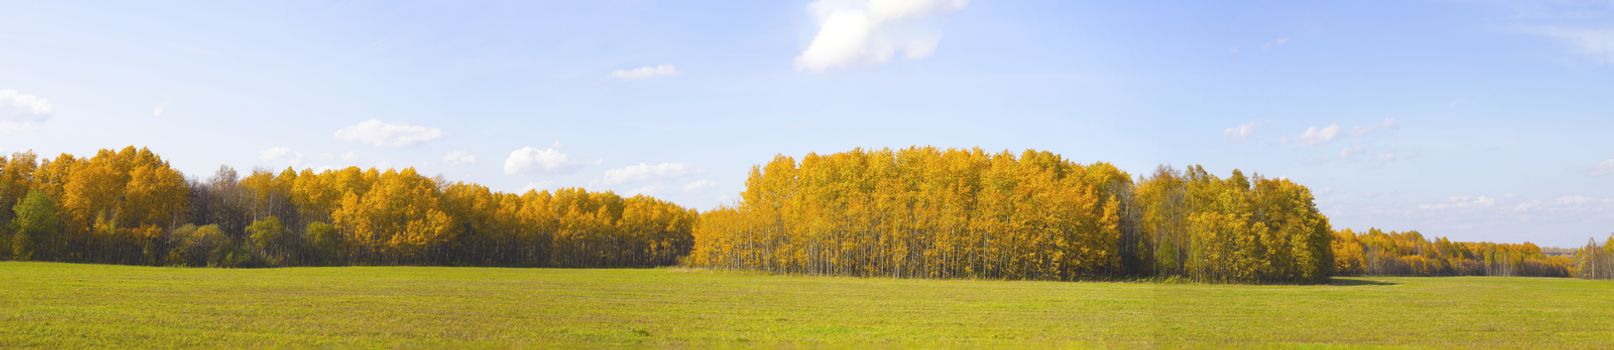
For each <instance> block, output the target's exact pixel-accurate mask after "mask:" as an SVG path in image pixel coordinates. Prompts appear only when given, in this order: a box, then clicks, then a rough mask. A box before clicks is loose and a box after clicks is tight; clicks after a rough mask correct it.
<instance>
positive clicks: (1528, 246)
mask: <svg viewBox="0 0 1614 350" xmlns="http://www.w3.org/2000/svg"><path fill="white" fill-rule="evenodd" d="M1333 247H1334V259H1335V260H1334V261H1335V263H1334V270H1335V271H1337V272H1338V273H1339V274H1341V275H1347V276H1360V275H1378V276H1534V277H1569V276H1570V275H1571V273H1572V272H1573V271H1574V270H1575V266H1574V261H1573V259H1571V258H1570V257H1567V256H1558V255H1548V254H1546V253H1545V252H1543V251H1542V249H1541V247H1539V246H1536V245H1535V244H1533V243H1517V244H1514V243H1490V242H1453V241H1451V240H1449V239H1446V238H1445V237H1439V238H1434V239H1426V238H1424V236H1423V234H1421V233H1419V232H1418V231H1407V232H1395V231H1389V232H1386V231H1382V230H1379V229H1376V228H1375V229H1369V230H1367V231H1366V232H1362V233H1357V232H1355V231H1352V230H1351V229H1343V230H1340V231H1338V232H1335V233H1334V242H1333Z"/></svg>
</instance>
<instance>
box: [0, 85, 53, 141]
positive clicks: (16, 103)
mask: <svg viewBox="0 0 1614 350" xmlns="http://www.w3.org/2000/svg"><path fill="white" fill-rule="evenodd" d="M50 115H51V104H50V100H46V99H45V98H43V97H39V96H34V95H30V94H25V93H22V92H19V91H17V90H0V131H8V130H13V129H20V128H22V127H24V126H27V125H31V124H37V123H42V122H44V121H45V120H47V119H50Z"/></svg>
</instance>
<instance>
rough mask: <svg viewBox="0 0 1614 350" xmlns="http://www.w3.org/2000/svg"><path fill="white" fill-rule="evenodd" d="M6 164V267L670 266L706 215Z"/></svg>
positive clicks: (163, 166) (541, 197) (399, 174)
mask: <svg viewBox="0 0 1614 350" xmlns="http://www.w3.org/2000/svg"><path fill="white" fill-rule="evenodd" d="M37 158H38V157H37V156H35V155H34V154H32V153H17V154H13V155H12V156H11V157H10V158H9V159H0V160H3V162H0V164H4V165H3V168H0V208H4V209H3V210H0V227H3V229H0V238H5V240H4V241H3V242H7V243H9V244H6V245H5V246H6V247H7V248H9V249H0V258H8V259H14V260H44V261H67V262H88V263H111V264H131V265H182V266H217V267H254V266H303V265H491V266H556V267H648V266H664V265H671V264H674V263H676V262H677V259H678V258H679V257H680V256H682V255H684V254H685V252H687V251H689V249H690V244H691V241H690V231H691V230H692V229H693V227H694V224H695V220H696V219H697V216H696V215H697V214H696V212H695V211H694V210H690V209H685V208H683V207H680V206H678V205H675V204H672V203H670V202H666V201H662V200H658V199H654V198H650V197H645V196H634V197H628V198H623V197H621V196H618V195H616V194H613V193H610V192H603V193H602V192H588V191H584V190H581V189H561V190H556V191H553V192H550V191H528V192H526V193H523V194H511V193H501V192H494V191H490V190H489V189H488V188H487V187H484V186H481V185H476V184H469V183H462V182H448V181H444V180H442V179H434V178H430V177H426V176H422V175H420V174H418V173H416V172H415V170H414V169H403V170H387V171H379V170H377V169H373V168H372V169H365V170H361V169H359V168H356V167H350V168H346V169H340V170H330V171H323V172H318V173H316V172H314V171H312V170H302V171H300V172H299V171H294V170H292V169H286V170H285V171H282V172H279V173H272V172H268V171H255V172H253V173H251V174H248V175H246V176H244V177H242V176H239V175H238V174H237V173H236V171H235V170H232V169H230V168H228V167H223V168H221V169H219V171H218V172H217V173H215V174H214V175H213V176H212V177H211V178H209V179H207V180H206V181H199V180H194V179H187V178H186V177H185V176H183V175H182V174H180V173H179V172H178V171H177V170H174V169H173V168H171V167H170V166H169V164H168V163H167V162H166V161H164V160H162V158H160V157H158V156H157V155H156V154H154V153H152V152H151V151H150V150H147V149H144V148H141V149H136V148H134V147H128V148H124V149H122V150H119V151H113V150H102V151H100V152H98V153H96V154H95V156H93V157H89V158H78V157H74V156H72V155H68V154H63V155H61V156H58V157H56V158H55V159H44V160H40V159H37Z"/></svg>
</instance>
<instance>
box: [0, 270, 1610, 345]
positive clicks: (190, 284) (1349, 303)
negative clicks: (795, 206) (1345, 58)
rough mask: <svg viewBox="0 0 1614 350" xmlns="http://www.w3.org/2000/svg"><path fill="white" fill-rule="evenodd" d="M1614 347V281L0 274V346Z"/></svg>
mask: <svg viewBox="0 0 1614 350" xmlns="http://www.w3.org/2000/svg"><path fill="white" fill-rule="evenodd" d="M869 344H873V345H876V346H880V347H926V348H928V347H938V346H939V347H998V346H1003V345H1010V346H1034V347H1044V346H1078V347H1080V346H1099V347H1121V348H1136V347H1179V346H1190V347H1205V346H1209V347H1240V348H1243V347H1252V346H1258V347H1291V346H1318V345H1321V346H1363V345H1365V346H1411V347H1442V348H1472V347H1486V348H1491V347H1510V348H1598V347H1601V348H1607V347H1611V346H1614V282H1610V281H1584V280H1572V279H1546V278H1493V277H1453V278H1349V279H1338V280H1337V283H1336V285H1318V286H1241V285H1205V284H1162V283H1109V282H1075V283H1071V282H1020V281H936V280H896V279H860V278H839V277H804V276H772V275H764V274H752V273H738V272H713V271H700V270H684V269H637V270H634V269H624V270H590V269H504V268H434V267H334V268H283V269H258V270H230V269H185V268H157V267H129V266H103V265H73V264H53V263H17V262H5V263H0V348H18V347H23V348H28V347H38V348H80V347H112V348H127V347H140V348H145V347H157V348H170V347H208V348H241V347H249V348H260V347H366V348H373V347H387V348H394V347H431V348H440V347H452V348H463V347H472V348H485V347H497V348H505V347H529V348H530V347H545V348H552V347H563V348H565V347H590V348H594V347H689V348H707V347H710V346H711V345H719V346H721V347H781V346H786V347H794V346H797V345H802V346H808V347H848V346H855V345H869Z"/></svg>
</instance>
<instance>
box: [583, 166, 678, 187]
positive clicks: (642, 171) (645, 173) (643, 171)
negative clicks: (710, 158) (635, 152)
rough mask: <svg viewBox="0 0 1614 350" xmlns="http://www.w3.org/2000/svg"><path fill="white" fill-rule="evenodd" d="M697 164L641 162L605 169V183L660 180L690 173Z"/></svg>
mask: <svg viewBox="0 0 1614 350" xmlns="http://www.w3.org/2000/svg"><path fill="white" fill-rule="evenodd" d="M694 172H695V166H693V165H690V164H689V163H661V164H654V165H652V164H647V163H639V164H635V165H629V166H626V167H621V168H616V169H611V170H606V171H605V183H606V184H608V185H616V184H622V183H628V182H642V181H660V180H666V179H671V178H676V177H680V176H684V175H689V174H692V173H694Z"/></svg>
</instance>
